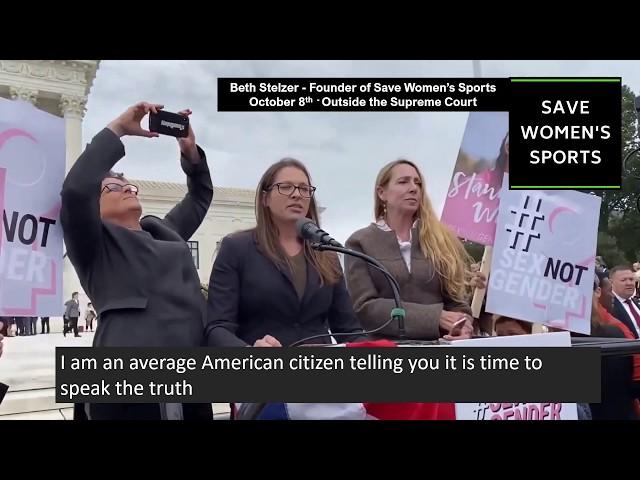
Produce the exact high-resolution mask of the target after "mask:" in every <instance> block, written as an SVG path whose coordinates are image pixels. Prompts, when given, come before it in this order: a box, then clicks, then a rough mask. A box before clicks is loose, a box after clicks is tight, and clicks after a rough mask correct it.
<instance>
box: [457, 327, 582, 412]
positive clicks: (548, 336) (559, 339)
mask: <svg viewBox="0 0 640 480" xmlns="http://www.w3.org/2000/svg"><path fill="white" fill-rule="evenodd" d="M453 345H454V346H456V347H570V346H571V336H570V335H569V332H557V333H539V334H534V335H514V336H511V337H488V338H474V339H470V340H459V341H456V342H453ZM577 419H578V408H577V405H576V404H575V403H560V402H555V403H554V402H546V403H489V402H479V403H456V420H577Z"/></svg>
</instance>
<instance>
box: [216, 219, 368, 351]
mask: <svg viewBox="0 0 640 480" xmlns="http://www.w3.org/2000/svg"><path fill="white" fill-rule="evenodd" d="M208 304H209V305H208V322H209V323H208V326H207V334H208V343H209V345H211V346H245V345H247V344H248V345H253V343H254V342H255V341H256V340H258V339H260V338H262V337H264V336H265V335H271V336H273V337H275V338H277V339H278V340H279V341H280V343H282V345H283V346H288V345H290V344H291V343H293V342H295V341H297V340H301V339H302V338H305V337H308V336H311V335H317V334H323V333H327V332H328V330H329V328H330V329H331V331H332V332H358V331H361V330H362V329H361V327H360V324H359V323H358V320H357V319H356V316H355V313H354V311H353V306H352V304H351V298H350V297H349V294H348V293H347V289H346V287H345V283H344V278H342V279H341V280H340V281H339V282H337V283H336V284H334V285H326V284H325V285H323V286H321V285H320V276H319V275H318V273H317V272H316V270H315V269H314V268H313V267H312V266H311V265H309V264H307V284H306V288H305V292H304V296H303V298H302V301H300V299H299V297H298V295H297V293H296V290H295V288H294V286H293V282H292V279H291V273H290V272H289V271H288V269H287V268H285V267H282V268H278V267H277V266H276V264H275V263H274V262H272V261H271V260H270V259H268V258H267V257H266V256H265V255H263V254H262V253H261V252H260V251H259V249H258V245H257V240H256V239H255V236H254V232H253V231H248V232H239V233H235V234H232V235H228V236H227V237H225V238H224V239H223V240H222V243H221V244H220V250H219V252H218V255H217V257H216V260H215V262H214V264H213V270H212V272H211V280H210V282H209V302H208ZM336 339H337V341H338V342H341V341H343V339H344V341H347V340H349V341H351V340H354V339H356V338H355V337H342V338H341V337H337V338H336ZM358 339H361V338H358ZM309 343H330V339H328V338H324V339H318V340H312V341H310V342H309Z"/></svg>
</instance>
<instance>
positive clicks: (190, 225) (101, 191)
mask: <svg viewBox="0 0 640 480" xmlns="http://www.w3.org/2000/svg"><path fill="white" fill-rule="evenodd" d="M161 108H162V105H155V104H150V103H145V102H141V103H138V104H137V105H134V106H133V107H130V108H129V109H128V110H127V111H126V112H124V113H123V114H122V115H120V116H119V117H118V118H116V119H115V120H114V121H112V122H111V123H110V124H109V125H108V126H107V127H106V128H105V129H104V130H102V131H101V132H100V133H98V134H97V135H96V136H95V137H94V138H93V140H92V141H91V143H90V144H89V145H88V146H87V148H86V150H85V151H84V152H83V153H82V155H80V157H79V158H78V160H77V161H76V162H75V164H74V165H73V167H72V168H71V170H70V171H69V173H68V175H67V177H66V179H65V181H64V184H63V186H62V209H61V213H60V219H61V223H62V229H63V232H64V240H65V244H66V246H67V254H68V256H69V259H70V260H71V263H72V264H73V266H74V268H75V270H76V272H77V274H78V278H79V279H80V283H81V285H82V287H83V288H84V291H85V292H86V293H87V295H88V296H89V298H90V299H91V303H92V304H93V305H94V307H95V309H96V312H97V314H98V315H99V317H100V323H99V324H98V328H97V330H96V334H95V338H94V342H93V345H94V346H99V347H196V346H201V345H203V343H204V327H205V311H206V302H205V300H204V297H203V296H202V293H200V281H199V278H198V272H197V271H196V268H195V265H194V264H193V259H192V256H191V252H190V250H189V247H188V246H187V243H186V241H187V240H189V238H190V237H191V236H192V235H193V234H194V233H195V231H196V229H197V228H198V227H199V226H200V224H201V222H202V220H203V219H204V217H205V215H206V213H207V210H208V208H209V205H210V204H211V199H212V196H213V187H212V184H211V176H210V174H209V168H208V166H207V161H206V158H205V154H204V152H203V151H202V149H200V148H199V147H198V146H197V145H196V140H195V135H194V133H193V130H192V129H191V127H189V134H188V136H187V137H186V138H180V139H178V144H179V147H180V153H181V156H180V162H181V165H182V170H183V171H184V172H185V174H186V175H187V186H188V192H187V194H186V196H185V197H184V199H183V200H182V201H181V202H180V203H178V204H177V205H176V206H175V207H173V209H172V210H171V211H170V212H169V213H168V214H167V215H166V216H165V217H164V219H160V218H157V217H152V216H145V217H144V218H140V217H141V213H142V207H141V206H140V202H139V200H138V195H137V194H138V188H137V187H136V186H135V185H132V184H131V183H130V182H129V181H128V180H127V179H126V178H125V177H124V176H122V175H121V174H115V173H114V172H112V171H111V168H112V167H113V166H114V165H115V164H116V162H118V160H120V159H121V158H122V157H123V156H124V154H125V152H124V145H123V144H122V142H121V141H120V137H123V136H126V135H131V136H139V137H157V136H158V134H157V133H154V132H149V131H146V130H144V129H143V128H142V127H141V126H140V122H141V121H142V119H143V118H144V117H145V115H146V114H148V113H149V112H157V110H159V109H161ZM180 113H181V114H182V115H185V116H188V115H190V114H191V111H190V110H184V111H182V112H180ZM147 163H149V160H147ZM199 407H202V406H198V405H196V404H185V405H184V408H181V407H180V404H177V405H172V404H162V405H160V404H133V403H132V404H91V405H90V408H89V409H87V410H89V417H90V418H91V419H160V418H180V417H183V418H196V417H197V418H212V411H211V405H205V406H204V407H203V408H201V409H200V408H199ZM207 408H208V411H207Z"/></svg>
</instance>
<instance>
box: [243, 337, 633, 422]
mask: <svg viewBox="0 0 640 480" xmlns="http://www.w3.org/2000/svg"><path fill="white" fill-rule="evenodd" d="M393 343H395V344H396V346H399V347H437V346H439V345H450V343H449V342H446V343H445V342H442V341H441V339H440V340H432V341H420V340H400V341H394V342H393ZM454 343H455V342H454ZM342 345H344V344H338V345H330V344H324V345H305V346H314V347H315V346H324V347H331V346H334V347H335V346H342ZM571 346H572V347H576V348H581V347H584V348H587V347H598V348H600V352H601V356H602V357H616V356H627V355H634V354H640V340H629V339H622V338H596V337H573V338H571ZM268 405H269V404H268V403H243V404H242V405H241V406H240V408H239V409H238V410H237V412H236V414H235V419H236V420H257V419H258V418H259V417H260V415H261V414H262V413H263V412H264V410H265V408H267V406H268Z"/></svg>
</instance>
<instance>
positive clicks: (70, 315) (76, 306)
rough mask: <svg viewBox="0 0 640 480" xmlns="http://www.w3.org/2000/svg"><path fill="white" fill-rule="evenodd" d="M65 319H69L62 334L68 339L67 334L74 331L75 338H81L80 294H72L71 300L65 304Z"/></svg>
mask: <svg viewBox="0 0 640 480" xmlns="http://www.w3.org/2000/svg"><path fill="white" fill-rule="evenodd" d="M64 308H65V310H64V318H65V319H67V321H66V322H65V327H64V329H63V331H62V334H63V335H64V336H65V337H66V336H67V332H70V331H72V330H73V336H74V337H80V335H79V334H78V317H80V302H79V301H78V292H73V293H72V294H71V299H70V300H67V301H66V303H65V304H64Z"/></svg>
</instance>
